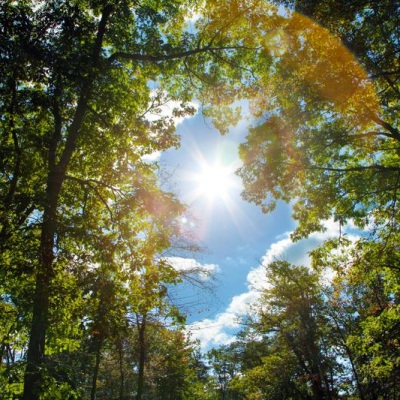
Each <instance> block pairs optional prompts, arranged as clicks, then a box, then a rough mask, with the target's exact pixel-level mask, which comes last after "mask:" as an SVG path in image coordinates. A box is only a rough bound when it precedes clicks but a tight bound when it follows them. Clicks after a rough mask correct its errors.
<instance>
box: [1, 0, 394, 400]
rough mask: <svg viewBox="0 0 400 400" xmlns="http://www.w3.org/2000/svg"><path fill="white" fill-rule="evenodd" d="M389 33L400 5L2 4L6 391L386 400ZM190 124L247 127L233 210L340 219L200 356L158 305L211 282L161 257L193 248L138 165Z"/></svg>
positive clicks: (246, 1) (233, 399) (128, 0)
mask: <svg viewBox="0 0 400 400" xmlns="http://www.w3.org/2000/svg"><path fill="white" fill-rule="evenodd" d="M399 21H400V2H398V1H396V0H358V1H351V0H271V1H266V0H218V1H214V0H199V1H196V0H46V1H45V0H3V1H1V2H0V109H1V113H0V115H1V117H0V398H1V399H5V400H12V399H20V400H39V399H40V400H53V399H54V400H55V399H60V400H64V399H65V400H73V399H87V400H100V399H107V400H113V399H115V400H142V399H143V400H145V399H147V400H157V399H159V400H241V399H246V400H296V399H299V400H303V399H304V400H339V399H340V400H355V399H360V400H384V399H385V400H386V399H387V400H396V399H400V247H399V242H400V233H399V232H398V230H400V226H399V225H398V221H397V220H398V219H399V218H400V214H399V218H398V215H397V211H398V208H397V206H398V205H399V202H400V193H399V192H400V129H399V127H398V124H399V112H400V102H399V100H400V24H399ZM167 103H171V104H174V108H173V110H172V113H171V115H165V114H164V113H163V112H162V107H163V106H164V105H165V104H167ZM194 104H196V105H198V107H197V106H196V107H195V106H194ZM196 113H202V115H203V116H204V118H206V119H207V120H208V121H210V123H212V125H213V126H214V127H215V128H216V129H217V130H218V131H219V132H220V134H221V135H224V137H225V136H226V137H228V136H229V129H230V127H233V126H236V125H237V124H239V123H243V121H244V120H245V121H246V137H245V140H244V141H243V143H241V144H240V146H239V149H238V151H239V155H240V158H241V162H242V164H241V166H240V168H239V169H238V170H237V175H238V176H239V177H240V178H241V181H242V184H243V193H242V196H243V199H245V200H246V201H248V202H251V203H254V204H255V205H257V206H258V207H260V209H261V210H262V211H263V212H264V213H273V212H274V210H275V209H276V207H277V205H279V204H280V203H281V202H284V203H287V204H289V205H290V207H291V210H292V218H293V220H294V221H296V228H295V230H294V231H293V233H292V236H291V240H293V241H299V240H301V239H304V238H307V237H309V236H310V235H312V234H313V233H315V232H321V231H323V230H324V222H325V221H327V220H332V221H335V222H336V223H337V224H339V225H340V226H341V227H343V231H341V232H340V234H339V235H337V237H333V238H330V239H329V240H326V241H325V242H323V243H322V244H320V245H319V246H317V247H316V248H315V249H314V250H312V251H311V253H310V255H309V256H310V260H311V265H301V264H297V263H291V262H289V261H287V260H285V259H276V260H274V261H272V262H271V263H269V264H268V265H265V266H264V271H265V280H266V282H268V285H266V286H265V287H264V288H263V289H260V291H259V301H257V302H256V303H254V304H252V305H251V307H249V309H248V313H247V315H245V316H243V318H242V319H241V321H240V324H241V329H240V331H239V332H238V333H237V334H236V335H235V338H234V339H233V340H232V341H231V342H230V343H229V344H225V345H222V346H220V347H215V348H211V349H207V350H205V351H204V350H203V349H202V347H201V343H199V342H198V341H197V340H194V339H193V338H192V337H191V335H190V334H188V333H187V329H186V321H187V310H185V309H182V308H181V307H180V306H179V302H178V303H177V302H175V301H174V298H173V296H171V293H172V291H173V290H174V288H176V287H179V286H180V285H189V287H190V285H194V286H196V285H197V286H200V287H201V286H202V285H204V286H206V284H205V283H204V279H203V275H204V273H205V272H204V271H202V270H201V269H200V268H196V266H194V267H193V268H192V269H187V270H184V271H182V270H179V269H177V268H175V267H174V265H172V264H171V262H170V259H171V257H168V256H171V255H179V256H182V257H184V256H188V257H189V256H192V255H193V254H196V253H197V252H201V251H202V248H201V244H200V243H198V241H197V240H196V237H195V235H194V236H193V237H192V236H190V235H187V234H186V233H185V232H184V231H182V229H181V225H180V224H179V223H178V219H179V217H180V216H182V215H183V214H184V213H185V212H186V210H187V209H188V205H187V204H185V203H184V202H182V201H181V200H180V198H179V196H178V195H177V193H175V192H174V190H173V185H169V184H168V182H167V183H166V182H165V179H164V174H163V166H162V164H161V163H158V162H149V161H147V160H146V157H147V156H151V155H152V154H154V153H157V152H164V151H166V150H168V149H171V148H178V147H179V145H180V140H181V139H180V136H179V134H178V133H177V132H176V121H177V119H179V118H183V117H190V116H193V115H194V114H196ZM168 179H172V181H173V176H172V177H171V178H168ZM398 197H399V199H398ZM399 223H400V221H399ZM346 226H351V227H353V229H354V230H356V231H357V234H356V235H348V234H346V233H345V227H346ZM167 255H168V256H167ZM398 256H399V258H398ZM204 290H207V288H206V287H204Z"/></svg>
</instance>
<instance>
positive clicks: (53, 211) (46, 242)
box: [23, 173, 62, 400]
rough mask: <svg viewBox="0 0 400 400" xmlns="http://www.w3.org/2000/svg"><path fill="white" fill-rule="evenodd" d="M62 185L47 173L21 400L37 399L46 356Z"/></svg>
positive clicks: (60, 181) (51, 174)
mask: <svg viewBox="0 0 400 400" xmlns="http://www.w3.org/2000/svg"><path fill="white" fill-rule="evenodd" d="M61 185H62V179H60V180H57V179H55V178H53V173H50V178H49V181H48V185H47V188H48V189H47V206H46V208H45V210H44V213H43V223H42V235H41V241H40V261H39V269H38V272H37V275H36V290H35V297H34V303H33V316H32V325H31V332H30V337H29V347H28V353H27V367H26V371H25V376H24V395H23V400H36V399H39V395H40V389H41V373H40V369H41V368H40V367H41V365H42V364H43V361H44V355H45V342H46V331H47V325H48V314H49V298H50V293H49V290H50V285H51V280H52V275H53V261H54V244H55V243H54V240H55V233H56V226H57V223H56V217H57V203H58V195H59V192H60V189H61Z"/></svg>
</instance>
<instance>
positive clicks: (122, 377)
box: [118, 337, 125, 400]
mask: <svg viewBox="0 0 400 400" xmlns="http://www.w3.org/2000/svg"><path fill="white" fill-rule="evenodd" d="M118 354H119V399H120V400H124V388H125V373H124V351H123V340H122V338H121V337H119V338H118Z"/></svg>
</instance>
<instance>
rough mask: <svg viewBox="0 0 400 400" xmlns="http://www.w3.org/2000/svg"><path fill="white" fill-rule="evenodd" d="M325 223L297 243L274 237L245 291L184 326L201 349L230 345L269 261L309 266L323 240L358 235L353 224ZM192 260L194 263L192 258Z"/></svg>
mask: <svg viewBox="0 0 400 400" xmlns="http://www.w3.org/2000/svg"><path fill="white" fill-rule="evenodd" d="M324 226H325V228H326V230H325V231H324V232H316V233H312V234H311V235H310V237H309V238H307V239H303V240H300V241H298V242H292V241H291V239H290V234H291V232H286V233H284V234H283V235H280V236H279V237H278V238H277V239H279V240H277V241H276V242H274V243H272V244H271V245H270V247H269V248H268V250H267V251H266V253H265V254H264V256H263V257H262V263H261V265H259V266H258V267H256V268H253V269H252V270H251V271H250V272H249V273H248V275H247V282H248V291H247V292H244V293H242V294H239V295H237V296H234V297H233V298H232V300H231V302H230V304H229V305H228V307H227V308H226V311H225V312H223V313H220V314H218V315H216V317H215V318H213V319H210V318H207V319H204V320H202V321H198V322H195V323H193V324H191V325H188V326H187V330H188V331H189V332H191V335H192V338H195V339H199V340H200V343H201V346H202V348H203V350H208V349H209V348H211V347H214V346H220V345H224V344H229V343H232V342H233V341H234V340H235V337H234V335H235V333H236V332H237V331H238V330H239V329H240V323H239V320H240V317H241V316H243V315H246V314H247V315H248V313H249V306H250V305H251V304H256V303H257V302H258V301H259V298H260V291H262V290H265V289H267V288H268V281H267V279H266V277H265V267H266V266H267V265H268V264H269V263H271V262H273V261H275V260H279V259H283V260H287V261H289V262H291V263H293V264H298V265H305V266H309V265H310V258H309V252H310V251H311V250H312V249H314V248H316V247H317V246H318V245H320V244H322V243H323V242H324V241H325V240H327V239H330V238H334V237H338V236H339V235H340V234H342V235H343V234H346V237H347V238H348V239H350V240H351V241H355V240H357V239H358V238H359V236H358V235H357V233H356V232H353V233H352V230H353V229H354V226H353V225H352V224H349V225H348V226H347V227H340V226H339V223H338V222H335V221H333V220H328V221H325V223H324ZM191 262H194V263H196V261H195V260H192V261H191ZM210 265H213V264H210ZM327 278H328V277H327Z"/></svg>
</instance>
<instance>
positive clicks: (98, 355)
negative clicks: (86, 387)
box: [90, 335, 103, 400]
mask: <svg viewBox="0 0 400 400" xmlns="http://www.w3.org/2000/svg"><path fill="white" fill-rule="evenodd" d="M97 340H98V343H97V346H96V362H95V365H94V371H93V378H92V389H91V391H90V400H96V396H97V378H98V376H99V368H100V358H101V349H102V347H103V335H101V336H100V337H99V338H98V339H97Z"/></svg>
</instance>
